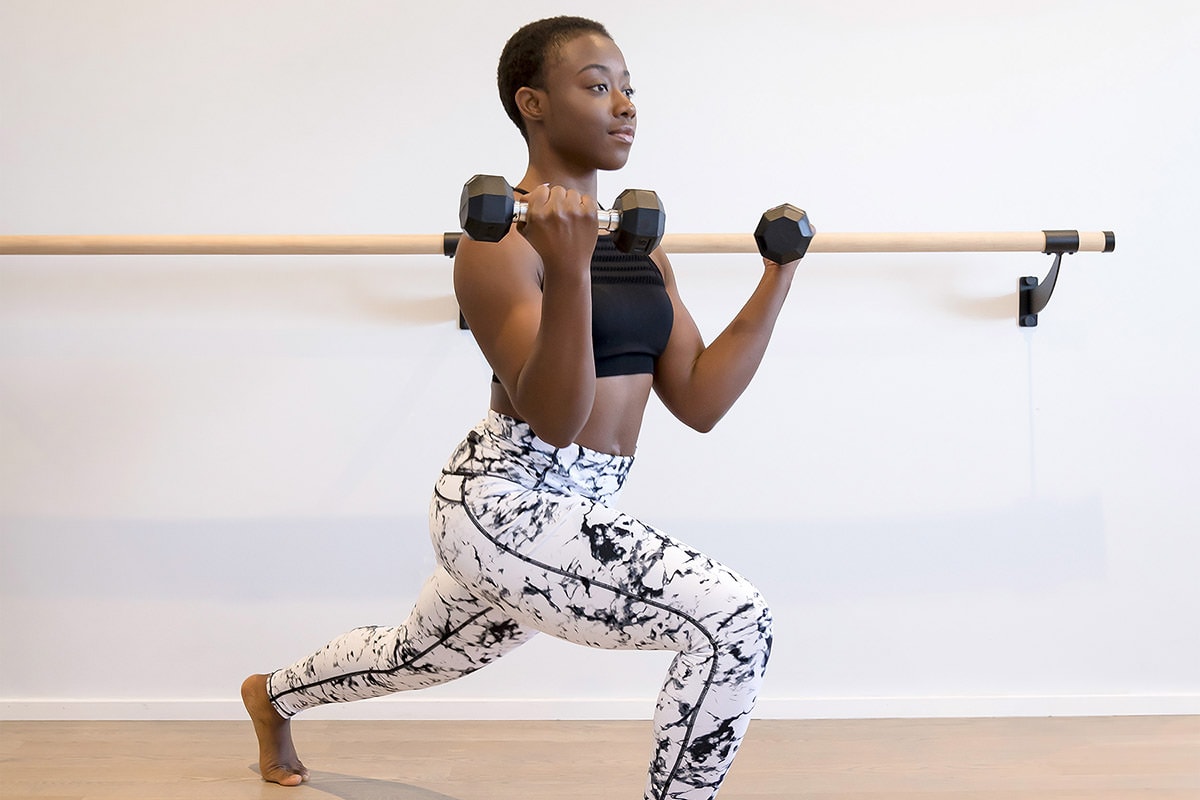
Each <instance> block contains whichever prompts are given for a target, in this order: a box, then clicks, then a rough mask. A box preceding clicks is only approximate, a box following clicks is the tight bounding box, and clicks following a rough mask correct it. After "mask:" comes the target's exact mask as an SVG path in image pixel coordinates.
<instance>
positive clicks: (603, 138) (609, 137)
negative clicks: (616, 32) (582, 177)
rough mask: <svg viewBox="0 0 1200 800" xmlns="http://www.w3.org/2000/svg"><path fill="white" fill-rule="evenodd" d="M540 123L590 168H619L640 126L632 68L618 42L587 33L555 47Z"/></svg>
mask: <svg viewBox="0 0 1200 800" xmlns="http://www.w3.org/2000/svg"><path fill="white" fill-rule="evenodd" d="M544 92H545V94H546V96H547V98H548V101H547V103H546V105H545V106H544V112H545V113H544V115H543V117H542V123H543V125H544V127H545V130H546V135H547V137H548V139H549V142H550V145H551V147H553V148H554V149H555V150H556V151H557V152H559V153H560V155H562V156H563V157H564V158H565V159H567V160H568V161H569V162H572V163H576V164H578V165H579V166H581V167H586V168H588V169H605V170H612V169H620V168H621V167H623V166H625V162H626V161H627V160H628V159H629V150H630V148H631V147H632V146H633V138H634V135H635V133H636V130H637V112H636V110H635V109H634V107H633V102H632V100H630V98H631V97H632V95H633V89H632V88H631V87H630V85H629V69H628V67H626V66H625V57H624V56H623V55H621V51H620V49H619V48H618V47H617V45H616V44H615V43H614V42H613V41H612V39H609V38H608V37H606V36H601V35H600V34H595V33H586V34H582V35H580V36H576V37H575V38H574V39H571V40H570V41H568V42H566V43H565V44H563V45H562V46H561V47H560V48H559V49H558V51H557V52H556V53H551V54H550V55H549V56H548V57H547V59H546V65H545V89H544Z"/></svg>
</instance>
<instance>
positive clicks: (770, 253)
mask: <svg viewBox="0 0 1200 800" xmlns="http://www.w3.org/2000/svg"><path fill="white" fill-rule="evenodd" d="M814 233H815V231H814V230H813V226H812V223H811V222H809V219H808V215H807V214H805V213H804V211H803V210H801V209H799V208H796V207H795V206H794V205H792V204H790V203H784V204H783V205H781V206H775V208H772V209H771V210H769V211H767V212H766V213H765V214H763V215H762V219H760V220H759V221H758V227H757V228H755V229H754V241H755V242H756V243H757V244H758V252H760V253H762V255H763V258H768V259H770V260H771V261H774V262H775V263H776V264H786V263H788V262H789V261H795V260H797V259H799V258H803V257H804V254H805V253H807V252H808V245H809V243H810V242H812V239H813V234H814Z"/></svg>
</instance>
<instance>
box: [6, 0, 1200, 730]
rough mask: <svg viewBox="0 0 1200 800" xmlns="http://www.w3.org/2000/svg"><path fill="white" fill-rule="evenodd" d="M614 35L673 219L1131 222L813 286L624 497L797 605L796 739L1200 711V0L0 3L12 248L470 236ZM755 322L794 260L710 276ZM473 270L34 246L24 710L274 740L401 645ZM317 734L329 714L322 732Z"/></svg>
mask: <svg viewBox="0 0 1200 800" xmlns="http://www.w3.org/2000/svg"><path fill="white" fill-rule="evenodd" d="M563 12H566V13H583V14H585V15H593V14H600V13H603V15H604V16H603V21H605V22H606V23H607V24H608V25H609V26H610V29H611V31H612V32H613V34H614V36H615V37H616V38H617V40H618V42H619V43H620V44H621V46H622V47H623V49H624V51H625V54H626V57H627V60H628V61H629V63H630V65H631V69H632V70H633V73H634V77H635V84H636V86H637V88H638V90H639V95H638V100H639V110H640V131H639V134H640V135H639V140H638V143H637V145H636V147H635V150H634V156H633V158H632V160H631V162H630V164H629V166H628V167H627V168H626V170H624V172H622V173H620V174H617V175H611V176H605V177H604V178H603V180H602V193H603V195H604V197H603V198H602V199H610V197H611V196H613V195H615V194H616V193H617V192H618V191H619V190H620V189H621V188H624V187H625V186H648V187H653V188H655V189H657V190H658V191H659V192H660V194H661V195H662V196H663V198H664V201H665V204H666V207H667V210H668V212H669V220H668V227H669V229H670V230H672V231H676V232H688V231H693V232H698V231H739V230H748V229H749V228H751V227H752V226H753V225H754V223H755V221H756V220H757V218H758V215H759V214H760V213H761V211H762V210H763V209H765V208H767V207H768V206H771V205H775V204H777V203H779V202H784V201H790V202H793V203H796V204H798V205H801V206H803V207H805V208H806V209H807V210H808V212H809V213H810V215H811V216H812V218H813V220H814V222H815V224H816V226H817V227H818V229H819V230H824V231H859V230H867V231H869V230H901V231H906V230H913V231H920V230H1039V229H1043V228H1079V229H1083V230H1100V229H1113V230H1115V231H1116V233H1117V251H1116V252H1115V253H1113V254H1110V255H1099V254H1080V255H1075V256H1070V257H1068V258H1067V259H1066V263H1065V265H1064V271H1063V275H1062V278H1061V280H1060V284H1059V289H1058V291H1057V292H1056V294H1055V296H1054V298H1053V300H1052V301H1051V303H1050V305H1049V307H1048V308H1047V309H1046V310H1045V312H1044V313H1043V314H1042V317H1041V325H1040V326H1039V327H1037V328H1036V329H1033V330H1022V329H1020V328H1018V327H1017V325H1016V306H1017V299H1016V284H1017V279H1018V277H1020V276H1023V275H1038V276H1042V275H1044V274H1045V272H1046V270H1047V269H1048V267H1049V262H1050V259H1049V258H1048V257H1047V256H1043V255H1038V254H1008V255H980V254H958V255H921V256H903V255H871V256H848V255H813V256H810V257H809V258H808V259H807V260H806V263H805V265H804V267H803V269H802V271H801V274H800V277H799V279H798V280H797V282H796V285H795V288H794V291H793V295H792V298H791V300H790V302H789V306H788V308H787V309H786V310H785V313H784V316H783V318H782V319H781V320H780V323H779V327H778V332H777V335H776V340H775V342H774V344H773V345H772V349H771V351H770V352H769V354H768V357H767V359H766V363H765V364H764V365H763V368H762V371H761V373H760V377H759V379H758V380H757V382H756V383H755V384H754V385H753V386H752V387H751V389H750V391H749V392H748V393H747V394H746V396H745V397H744V399H743V400H742V401H741V403H740V405H739V406H738V407H736V408H735V410H734V411H733V412H732V413H731V414H730V415H729V416H728V417H727V419H726V420H725V421H724V422H723V423H722V424H721V425H720V426H719V427H718V429H717V430H716V431H715V432H713V433H712V434H709V435H707V436H701V435H698V434H695V433H691V432H688V431H687V430H685V429H683V428H682V427H681V426H680V425H678V424H675V423H674V422H672V421H671V420H669V419H668V418H667V417H666V415H665V413H664V412H663V411H662V409H661V408H659V407H657V406H654V407H652V410H651V412H650V415H649V420H648V423H647V431H646V435H645V438H644V440H643V443H642V446H641V450H640V453H639V459H640V464H639V465H638V466H637V467H636V469H635V473H634V476H633V479H632V483H631V485H630V487H629V489H628V490H627V492H626V495H625V498H624V505H625V506H626V508H627V509H629V510H631V511H633V512H635V513H637V514H640V515H642V516H644V517H645V518H646V519H647V520H649V521H651V522H654V523H656V524H658V525H659V526H661V527H663V528H665V529H667V530H669V531H670V532H672V533H674V534H676V535H677V536H680V537H681V538H684V539H686V540H688V541H690V542H692V543H694V544H695V545H697V546H699V547H701V548H703V549H705V550H707V551H709V552H711V553H712V554H714V555H715V556H717V557H719V558H721V559H723V560H725V561H726V562H728V563H729V564H730V565H732V566H734V567H735V568H737V569H739V570H740V571H742V572H743V573H745V574H747V575H748V576H750V577H751V578H752V579H754V580H755V581H756V582H757V583H758V584H759V585H760V586H761V587H762V589H763V591H764V592H765V593H766V594H767V596H768V598H769V599H771V601H772V604H773V606H774V611H775V616H776V636H777V644H776V650H775V657H774V660H773V663H772V668H771V671H770V674H769V677H768V683H767V687H766V693H765V696H764V697H763V700H762V704H761V707H760V711H759V713H760V714H761V715H762V716H784V717H801V716H888V715H918V716H920V715H943V714H953V715H957V714H964V715H965V714H1064V713H1082V714H1122V713H1181V712H1191V713H1196V712H1200V636H1197V633H1196V631H1197V618H1198V615H1200V581H1197V580H1196V573H1197V565H1198V559H1200V543H1198V539H1200V537H1198V536H1197V534H1198V533H1200V510H1198V503H1197V485H1198V482H1197V477H1198V470H1197V455H1196V454H1197V452H1198V451H1200V424H1198V423H1197V413H1196V410H1197V408H1200V385H1198V384H1200V381H1198V380H1197V349H1198V345H1200V325H1198V323H1197V313H1196V298H1197V296H1200V277H1198V274H1200V272H1198V270H1197V269H1196V265H1195V256H1194V253H1193V252H1192V249H1191V245H1190V243H1189V241H1188V239H1187V238H1186V237H1187V236H1189V235H1191V234H1192V233H1193V231H1194V228H1195V225H1196V220H1197V219H1200V203H1198V202H1197V191H1196V187H1197V185H1198V183H1200V170H1198V163H1200V161H1198V158H1197V154H1196V150H1197V147H1196V145H1197V142H1198V141H1200V113H1198V111H1197V105H1198V104H1197V103H1196V99H1195V96H1194V78H1192V77H1188V76H1194V75H1196V74H1198V73H1200V51H1198V50H1197V49H1196V48H1195V42H1196V41H1197V40H1200V6H1197V4H1195V3H1192V2H1185V1H1184V0H1180V1H1179V2H1166V1H1165V0H1152V1H1151V2H1142V3H1127V2H1120V3H1118V2H1067V1H1066V0H1049V2H1047V0H1015V2H1010V3H1004V4H996V3H987V4H983V3H962V2H950V1H949V0H945V1H940V0H913V2H909V3H894V2H887V3H884V2H874V1H872V2H867V0H857V1H851V2H841V3H837V4H834V3H817V2H787V3H785V2H779V3H769V2H753V1H752V2H742V3H736V4H733V3H725V2H720V3H718V2H695V1H694V0H693V1H692V2H686V3H685V2H677V3H665V2H664V3H630V4H609V5H608V6H605V7H604V8H603V9H600V8H599V7H597V6H596V4H594V3H577V2H563V3H552V2H543V1H542V0H529V2H525V3H520V4H504V3H470V2H465V1H464V0H448V1H447V2H442V3H436V4H435V3H421V4H414V3H403V2H370V1H369V0H349V1H346V0H342V1H340V2H337V3H334V2H326V3H320V2H303V3H301V2H295V1H294V0H253V2H246V1H245V0H176V1H174V2H157V1H155V0H106V1H104V2H81V1H76V2H70V1H69V0H0V233H5V234H34V233H197V234H199V233H360V232H361V233H390V232H396V233H412V232H420V233H434V232H440V231H443V230H447V229H449V228H452V227H453V226H454V225H455V220H456V217H455V212H456V208H457V199H458V192H459V189H460V187H461V185H462V182H463V180H465V179H466V178H467V177H468V176H470V175H471V174H473V173H476V172H500V173H504V174H506V175H508V176H509V177H510V178H513V179H515V178H516V177H519V176H520V174H521V171H522V169H523V167H524V160H523V148H522V146H521V142H520V139H519V137H518V136H517V135H516V133H515V131H514V130H512V129H511V126H510V124H509V123H508V121H507V119H506V118H505V117H504V116H503V113H502V112H501V110H500V107H499V103H498V101H497V100H496V99H495V97H494V88H493V74H494V65H495V60H496V57H497V55H498V53H499V50H500V47H501V46H502V44H503V41H504V39H505V38H506V37H507V35H508V34H509V33H511V32H512V31H513V30H515V29H516V28H517V27H518V26H519V25H520V24H522V23H524V22H526V21H529V20H531V19H534V18H537V17H540V16H545V15H549V14H552V13H563ZM675 263H676V266H677V269H678V272H679V274H680V281H681V283H682V285H683V292H684V296H685V299H686V300H687V301H688V302H689V304H690V306H691V308H692V310H693V312H694V314H695V316H696V317H697V319H698V320H699V321H700V323H701V325H702V327H703V328H704V330H705V331H706V333H707V335H709V336H712V335H715V334H716V333H717V332H718V331H719V330H720V328H721V327H722V325H723V324H724V322H725V321H726V320H727V319H728V318H729V317H730V316H731V315H732V314H733V313H734V311H735V310H736V308H737V307H738V305H739V303H740V301H741V299H742V298H744V297H745V296H746V295H747V294H748V292H749V291H750V288H751V287H752V285H753V283H754V282H755V280H756V279H757V275H758V272H759V269H760V267H759V265H758V264H756V259H754V258H752V257H748V256H746V257H711V256H692V257H685V256H679V257H676V259H675ZM455 313H456V311H455V304H454V301H453V298H452V296H451V287H450V280H449V264H448V262H447V261H446V260H445V259H443V258H441V257H416V256H413V257H398V258H386V257H172V258H166V257H74V258H68V257H13V256H2V257H0V526H2V531H0V603H2V618H0V715H3V716H6V717H9V718H13V717H56V716H57V717H79V716H83V717H114V718H125V717H206V716H212V717H223V716H240V715H241V713H242V712H241V711H240V708H239V705H238V703H237V700H236V693H237V686H238V684H239V683H240V681H241V679H242V677H243V676H244V675H246V674H248V673H250V672H252V671H258V670H265V669H268V668H272V667H275V666H279V665H282V664H284V663H286V662H290V661H292V660H293V659H295V658H297V657H300V656H303V655H306V654H307V653H308V652H310V651H311V650H312V649H313V648H315V647H317V646H318V645H320V644H323V643H324V642H325V640H326V639H328V638H329V637H331V636H333V635H335V634H337V633H340V632H341V631H343V630H344V629H346V628H349V627H353V626H355V625H361V624H374V623H388V622H394V621H399V620H400V619H402V617H403V615H404V614H405V612H406V610H407V606H408V605H409V603H410V602H411V600H412V598H413V596H414V593H415V591H416V589H417V587H418V585H419V583H420V581H421V580H422V578H423V577H424V575H425V574H426V573H427V571H428V570H429V569H430V568H431V564H432V556H431V553H430V548H429V545H428V540H427V534H426V528H425V519H424V515H425V510H426V504H427V500H428V496H429V491H430V488H431V484H432V479H433V477H434V474H435V472H436V471H437V469H438V468H439V467H440V465H441V463H442V461H443V459H444V458H445V456H446V455H447V453H448V452H449V450H450V448H451V447H452V446H453V445H454V444H455V443H456V442H457V440H458V438H459V437H460V436H461V435H462V434H463V433H464V432H465V430H466V429H467V428H468V427H469V426H470V425H472V424H473V423H474V422H475V421H476V420H477V419H478V418H479V416H480V415H481V414H482V413H483V411H484V408H485V403H486V389H487V367H486V365H485V364H484V363H483V362H482V360H481V358H480V357H479V355H478V353H477V351H476V349H475V347H474V344H473V343H472V341H471V340H470V337H469V335H468V334H465V333H463V332H460V331H458V330H457V329H456V326H455ZM665 663H666V662H665V656H663V655H662V654H636V653H618V654H614V653H600V652H592V651H586V650H583V649H581V648H576V647H573V646H570V645H565V644H562V643H559V642H556V641H553V640H550V639H545V640H544V641H539V642H535V643H533V644H531V645H529V646H528V647H527V648H525V649H524V650H523V651H520V652H518V653H515V654H513V655H512V656H511V657H509V658H508V659H506V660H505V661H503V662H501V663H498V664H496V665H494V666H492V667H490V668H489V669H487V670H484V671H483V672H482V673H480V674H478V675H475V676H472V677H470V678H468V679H464V680H462V681H461V682H459V683H457V684H453V685H451V686H447V687H442V688H439V689H436V690H430V691H428V692H425V693H421V694H416V695H409V696H405V697H400V698H396V699H387V700H382V701H373V702H371V703H366V704H359V705H357V706H343V707H337V708H332V709H328V710H327V711H326V712H323V713H325V714H326V715H327V716H389V717H405V716H415V717H453V716H466V717H489V716H492V717H507V716H532V717H539V716H547V717H553V716H566V717H570V716H577V717H606V716H629V717H648V716H649V714H650V711H651V707H652V698H653V696H654V694H655V692H656V691H657V687H658V683H659V681H660V679H661V675H662V671H663V669H664V667H665ZM317 713H322V712H317Z"/></svg>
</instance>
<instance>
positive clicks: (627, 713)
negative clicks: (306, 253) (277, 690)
mask: <svg viewBox="0 0 1200 800" xmlns="http://www.w3.org/2000/svg"><path fill="white" fill-rule="evenodd" d="M653 710H654V701H653V699H652V698H637V699H624V700H594V699H569V698H568V699H553V700H524V699H521V700H498V699H494V698H481V699H446V698H438V699H421V698H412V697H404V698H398V697H389V698H381V699H378V700H367V701H362V702H358V703H347V704H342V705H329V706H324V707H322V708H316V709H312V710H310V711H306V712H305V713H304V717H305V718H307V719H345V720H380V719H382V720H390V719H395V720H505V719H514V720H550V719H564V720H595V719H649V718H650V716H651V714H652V713H653ZM1192 714H1200V694H1185V695H1055V696H1044V697H1039V696H1020V697H1018V696H1010V697H989V696H976V697H804V698H774V699H764V700H762V701H761V702H760V703H759V705H758V707H757V708H756V709H755V712H754V716H755V717H756V718H758V719H882V718H906V719H921V718H959V717H1096V716H1104V717H1107V716H1142V715H1153V716H1160V715H1192ZM245 718H246V712H245V710H244V709H243V708H242V704H241V702H240V701H238V700H146V701H138V700H12V699H8V700H0V720H79V719H86V720H234V719H245Z"/></svg>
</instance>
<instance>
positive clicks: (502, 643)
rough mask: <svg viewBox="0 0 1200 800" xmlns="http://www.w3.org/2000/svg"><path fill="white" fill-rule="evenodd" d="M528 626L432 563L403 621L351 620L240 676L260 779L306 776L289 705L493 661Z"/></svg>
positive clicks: (432, 680) (410, 684) (354, 695)
mask: <svg viewBox="0 0 1200 800" xmlns="http://www.w3.org/2000/svg"><path fill="white" fill-rule="evenodd" d="M536 633H537V632H536V631H535V630H533V629H530V628H525V627H522V626H520V625H518V624H517V623H516V622H514V621H513V620H512V619H511V618H510V617H508V616H507V615H506V614H505V613H504V612H502V611H500V610H498V609H496V608H495V607H493V606H492V605H490V604H489V603H487V602H485V601H483V600H480V599H479V598H477V597H476V596H475V595H473V594H472V593H471V592H468V591H467V590H466V589H464V588H463V587H462V586H460V585H459V584H458V583H456V582H455V581H454V580H453V579H452V578H451V577H450V576H449V574H448V573H447V572H446V571H445V570H444V569H442V568H440V567H439V568H438V569H437V571H435V572H434V574H433V575H432V576H430V578H429V580H427V581H426V582H425V585H424V586H423V587H422V589H421V593H420V595H419V596H418V598H417V602H416V604H415V605H414V606H413V609H412V611H411V612H410V614H409V616H408V619H407V620H405V622H404V624H402V625H399V626H395V627H376V626H372V627H364V628H355V629H354V630H351V631H349V632H347V633H345V634H343V635H342V636H339V637H338V638H336V639H334V640H333V641H331V642H329V643H328V644H327V645H325V646H324V647H322V648H321V649H320V650H318V651H317V652H315V653H313V654H312V655H310V656H308V657H307V658H304V659H301V660H300V661H298V662H296V663H295V664H293V665H292V666H290V667H285V668H283V669H280V670H276V671H275V672H273V673H271V674H269V675H265V676H263V675H253V676H251V677H250V678H247V679H246V682H245V684H243V686H242V698H243V700H244V702H245V703H246V708H247V710H248V711H249V712H250V717H251V719H253V720H254V728H255V733H256V734H257V736H258V740H259V762H260V768H261V770H262V775H263V779H264V780H268V781H272V782H274V783H282V784H285V785H295V784H297V783H300V782H301V781H302V780H304V779H305V778H306V777H307V770H306V769H305V768H304V765H303V764H302V763H301V762H300V760H299V758H298V757H297V756H296V751H295V747H294V746H293V745H292V738H291V732H290V729H289V726H288V723H289V722H290V718H291V717H292V716H294V715H295V714H296V713H298V712H300V711H302V710H304V709H306V708H312V707H313V706H317V705H324V704H326V703H344V702H349V701H351V700H362V699H365V698H369V697H379V696H382V695H385V694H391V693H394V692H400V691H405V690H407V689H419V688H424V687H426V686H434V685H436V684H439V683H445V682H447V681H450V680H453V679H455V678H459V677H461V676H463V675H466V674H468V673H471V672H474V671H475V670H477V669H479V668H480V667H482V666H484V665H486V664H489V663H491V662H492V661H495V660H496V659H497V658H499V657H500V656H502V655H504V654H505V653H507V652H509V651H511V650H513V649H514V648H516V647H518V646H520V645H521V644H523V643H525V642H527V641H528V640H529V639H530V638H532V637H533V636H534V635H536Z"/></svg>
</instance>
